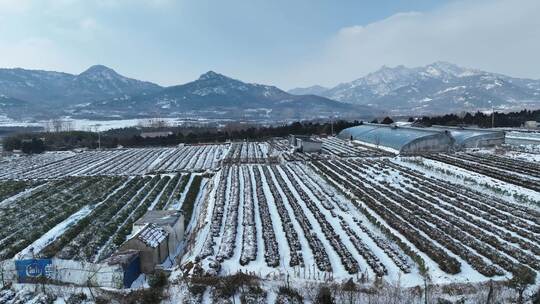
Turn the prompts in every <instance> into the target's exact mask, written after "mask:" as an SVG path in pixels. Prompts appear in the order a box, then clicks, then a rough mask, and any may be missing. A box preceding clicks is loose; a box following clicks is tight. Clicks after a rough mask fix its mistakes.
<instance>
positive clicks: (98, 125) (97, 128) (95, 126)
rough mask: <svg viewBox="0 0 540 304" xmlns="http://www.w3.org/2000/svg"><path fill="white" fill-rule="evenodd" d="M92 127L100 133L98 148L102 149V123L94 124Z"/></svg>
mask: <svg viewBox="0 0 540 304" xmlns="http://www.w3.org/2000/svg"><path fill="white" fill-rule="evenodd" d="M92 127H94V128H95V132H96V133H97V135H98V150H101V130H99V127H101V124H95V125H92Z"/></svg>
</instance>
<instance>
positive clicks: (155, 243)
mask: <svg viewBox="0 0 540 304" xmlns="http://www.w3.org/2000/svg"><path fill="white" fill-rule="evenodd" d="M168 237H169V234H168V233H167V231H165V229H163V228H161V227H158V226H157V225H155V224H146V225H145V226H144V227H143V228H142V229H140V230H139V231H137V232H136V233H135V235H134V236H133V237H131V238H130V239H129V240H127V241H126V242H125V243H124V244H122V246H120V249H119V251H126V250H130V249H132V250H137V251H139V252H140V259H141V271H142V272H143V273H146V274H149V273H152V272H153V271H154V269H155V267H156V265H158V264H161V263H163V262H164V261H165V259H166V258H167V257H168V256H169V242H168Z"/></svg>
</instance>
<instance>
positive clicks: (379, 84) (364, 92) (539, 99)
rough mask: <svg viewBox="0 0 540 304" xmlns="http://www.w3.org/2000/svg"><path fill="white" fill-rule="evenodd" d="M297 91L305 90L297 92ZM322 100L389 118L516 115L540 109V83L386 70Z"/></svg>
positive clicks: (464, 72)
mask: <svg viewBox="0 0 540 304" xmlns="http://www.w3.org/2000/svg"><path fill="white" fill-rule="evenodd" d="M293 90H294V89H293ZM298 90H301V88H300V89H296V90H295V91H298ZM304 92H306V93H309V90H304ZM318 94H319V95H320V96H324V97H327V98H330V99H334V100H338V101H341V102H347V103H351V104H362V105H370V106H374V107H378V108H381V109H391V111H389V113H393V114H412V113H416V114H436V113H448V112H456V111H460V112H461V111H477V110H486V109H491V107H495V108H497V109H499V110H517V109H523V108H527V107H538V106H540V80H534V79H525V78H515V77H510V76H506V75H503V74H499V73H492V72H485V71H482V70H479V69H473V68H463V67H460V66H457V65H455V64H452V63H448V62H444V61H437V62H434V63H431V64H428V65H425V66H422V67H413V68H408V67H405V66H403V65H398V66H395V67H387V66H383V67H381V68H380V69H379V70H377V71H375V72H372V73H368V74H367V75H365V76H363V77H360V78H358V79H355V80H353V81H350V82H345V83H340V84H338V85H336V86H335V87H332V88H329V89H328V90H325V91H323V92H318Z"/></svg>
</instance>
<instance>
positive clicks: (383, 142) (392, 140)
mask: <svg viewBox="0 0 540 304" xmlns="http://www.w3.org/2000/svg"><path fill="white" fill-rule="evenodd" d="M338 137H339V138H341V139H345V140H358V141H361V142H364V143H368V144H371V145H375V146H377V147H382V148H388V149H392V150H394V151H396V152H398V153H400V154H419V153H429V152H447V151H449V150H450V149H451V147H452V146H453V143H454V139H453V138H452V136H451V135H450V133H449V132H447V131H444V130H435V129H422V128H411V127H398V126H395V125H382V124H363V125H360V126H355V127H351V128H347V129H345V130H343V131H341V132H340V133H339V134H338Z"/></svg>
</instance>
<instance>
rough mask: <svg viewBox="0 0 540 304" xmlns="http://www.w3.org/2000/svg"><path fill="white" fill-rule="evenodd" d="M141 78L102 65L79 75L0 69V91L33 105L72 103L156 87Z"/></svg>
mask: <svg viewBox="0 0 540 304" xmlns="http://www.w3.org/2000/svg"><path fill="white" fill-rule="evenodd" d="M160 89H161V87H160V86H158V85H156V84H153V83H150V82H145V81H140V80H135V79H131V78H127V77H124V76H122V75H120V74H118V73H116V72H115V71H114V70H112V69H110V68H107V67H105V66H102V65H95V66H92V67H90V68H89V69H88V70H86V71H84V72H82V73H81V74H79V75H72V74H67V73H61V72H51V71H40V70H25V69H19V68H17V69H0V94H1V95H5V96H9V97H12V98H16V99H20V100H24V101H27V102H31V103H34V104H35V105H36V106H40V105H43V106H47V107H50V106H59V105H73V104H82V103H87V102H92V101H96V100H101V99H106V98H114V97H119V96H126V95H138V94H142V93H150V92H155V91H157V90H160Z"/></svg>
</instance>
